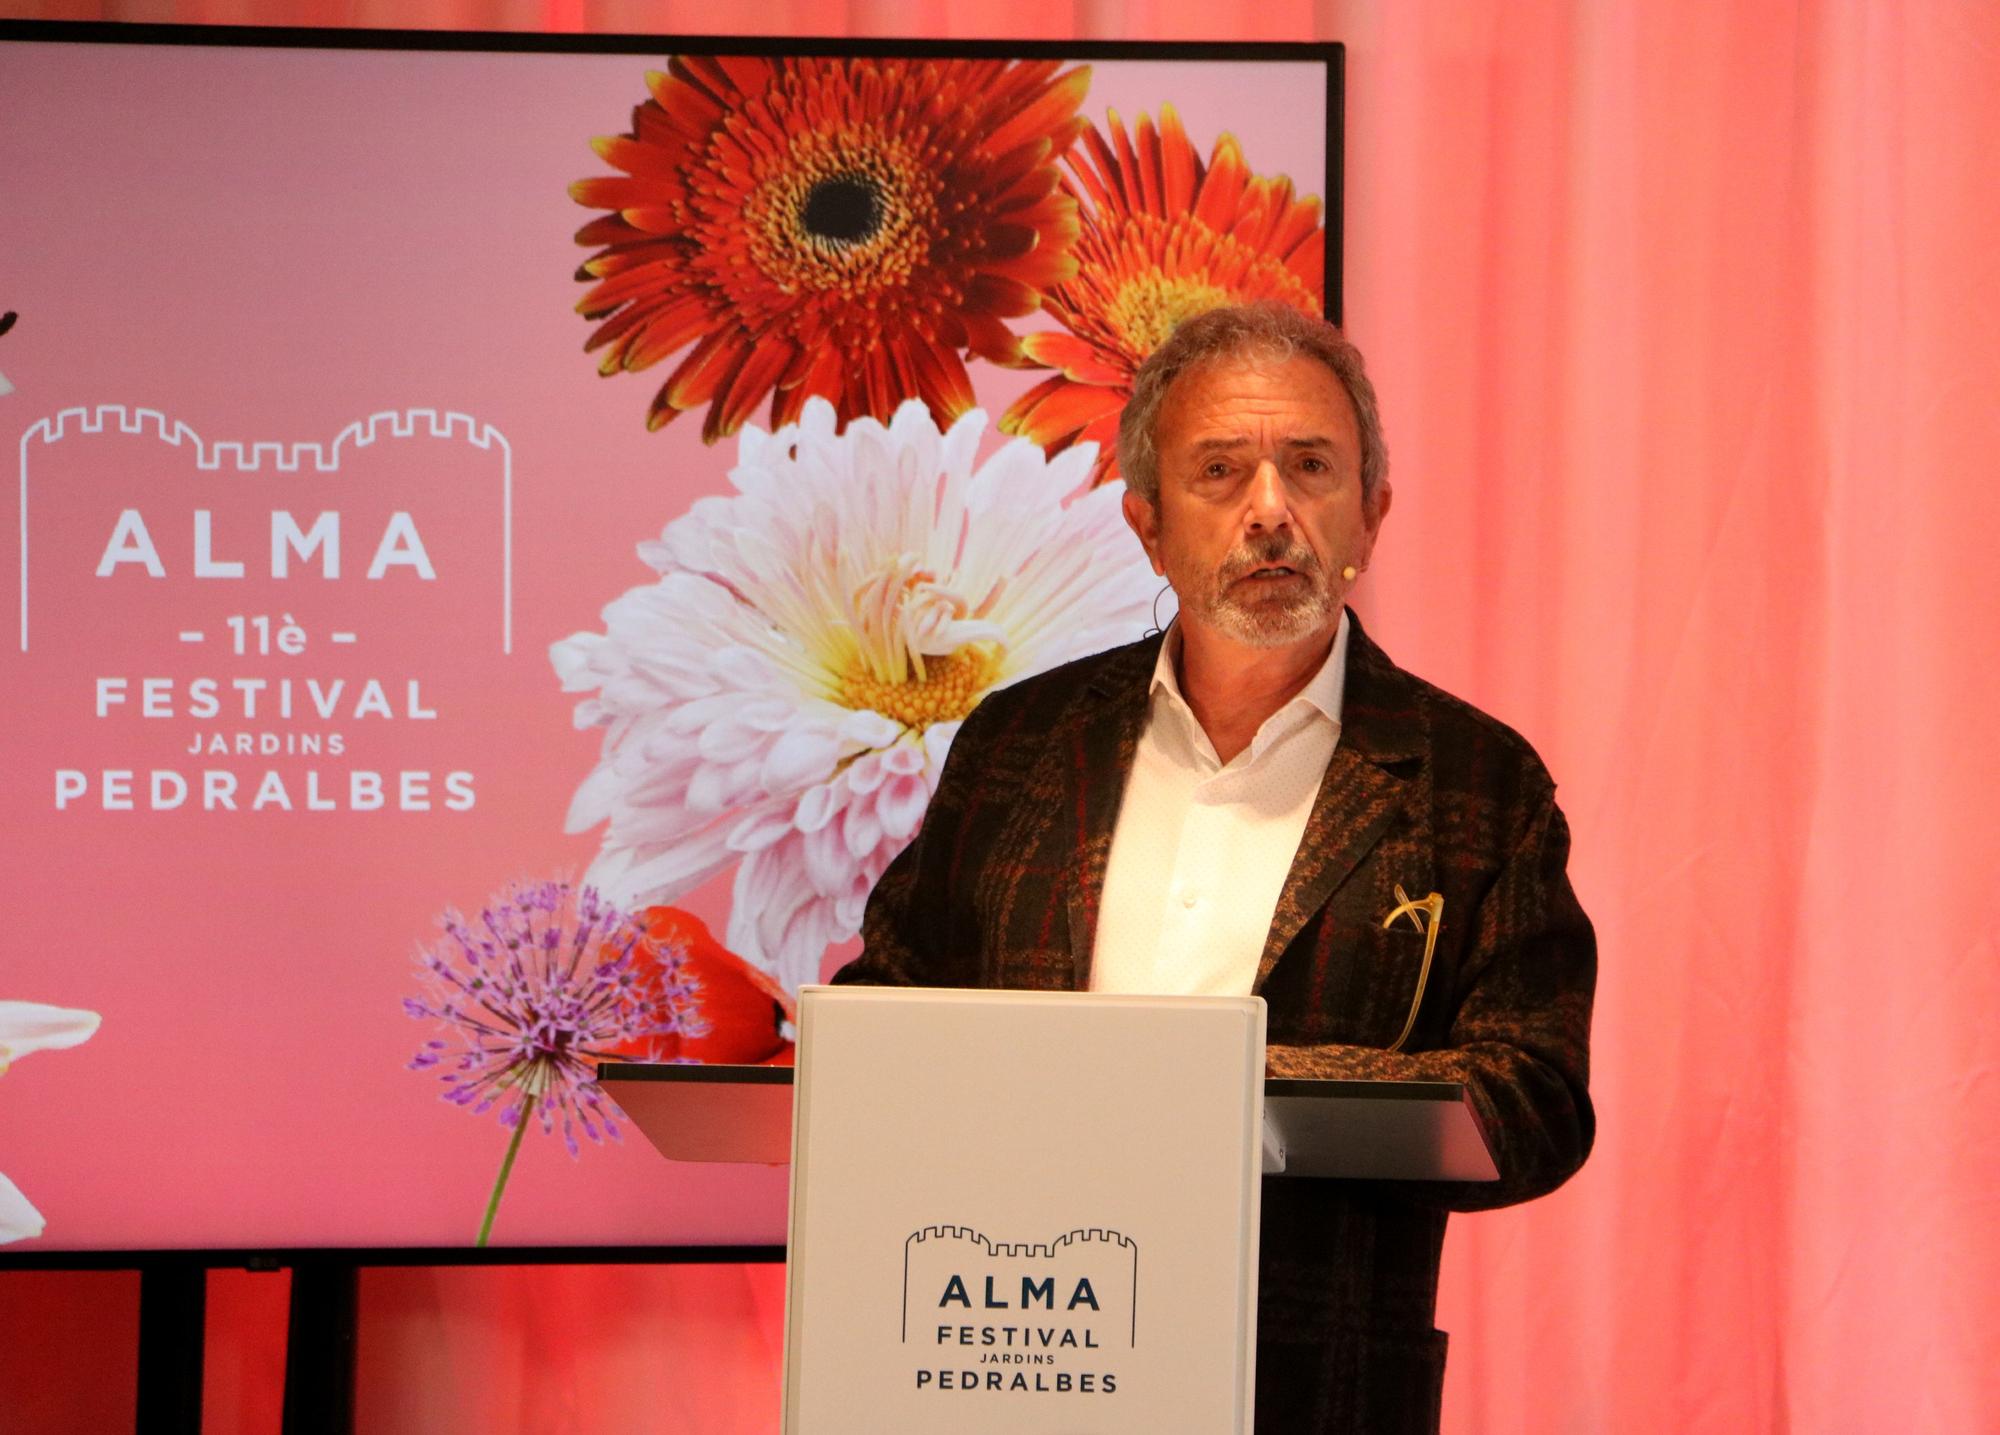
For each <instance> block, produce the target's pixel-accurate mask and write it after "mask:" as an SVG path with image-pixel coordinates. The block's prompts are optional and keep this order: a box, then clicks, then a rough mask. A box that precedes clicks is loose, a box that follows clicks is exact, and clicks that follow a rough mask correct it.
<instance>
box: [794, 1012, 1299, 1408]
mask: <svg viewBox="0 0 2000 1435" xmlns="http://www.w3.org/2000/svg"><path fill="white" fill-rule="evenodd" d="M1263 1063H1264V1004H1263V1002H1262V1000H1261V999H1259V998H1255V997H1245V998H1225V997H1216V998H1204V997H1136V996H1133V997H1128V996H1101V995H1092V994H1086V993H1039V992H1006V991H994V992H956V991H937V990H916V991H908V990H882V989H869V988H852V987H841V988H827V987H807V988H805V989H804V991H802V992H801V994H800V1046H799V1075H798V1104H797V1112H796V1117H795V1121H794V1129H793V1155H792V1161H793V1164H792V1228H791V1258H790V1264H789V1266H788V1268H787V1310H786V1350H785V1430H786V1432H787V1435H906V1433H907V1435H918V1432H922V1435H936V1432H939V1431H944V1430H950V1431H953V1432H964V1435H1013V1432H1022V1435H1025V1432H1031V1431H1032V1432H1036V1435H1043V1432H1052V1431H1060V1432H1093V1433H1094V1435H1095V1432H1102V1435H1113V1432H1128V1431H1129V1432H1141V1431H1143V1432H1146V1435H1154V1432H1158V1431H1162V1430H1191V1431H1201V1432H1203V1435H1209V1432H1217V1435H1221V1432H1229V1431H1236V1432H1244V1435H1247V1432H1248V1431H1249V1428H1250V1408H1251V1393H1252V1383H1253V1378H1254V1364H1253V1361H1254V1349H1255V1344H1256V1304H1257V1291H1256V1251H1257V1212H1258V1196H1259V1165H1260V1155H1261V1140H1260V1137H1261V1131H1262V1126H1263Z"/></svg>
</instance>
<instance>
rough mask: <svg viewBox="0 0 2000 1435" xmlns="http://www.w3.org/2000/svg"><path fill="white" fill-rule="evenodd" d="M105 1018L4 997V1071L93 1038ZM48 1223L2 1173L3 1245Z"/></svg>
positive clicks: (0, 1036) (0, 1022)
mask: <svg viewBox="0 0 2000 1435" xmlns="http://www.w3.org/2000/svg"><path fill="white" fill-rule="evenodd" d="M102 1019H103V1018H101V1017H99V1016H98V1014H97V1013H96V1012H94V1011H76V1010H73V1009H72V1008H69V1007H59V1006H44V1005H43V1004H42V1003H40V1002H16V1001H0V1074H4V1073H5V1072H6V1070H7V1068H8V1066H9V1065H11V1064H12V1063H14V1062H16V1061H18V1060H20V1059H21V1058H22V1057H24V1056H26V1055H27V1054H28V1053H29V1052H31V1051H59V1050H61V1049H62V1048H63V1047H66V1046H76V1045H79V1044H80V1043H82V1042H86V1041H88V1040H90V1038H91V1037H92V1035H94V1034H95V1033H96V1031H97V1026H98V1023H99V1022H100V1021H101V1020H102ZM45 1224H46V1223H45V1222H44V1221H43V1220H42V1213H41V1212H40V1211H37V1210H36V1209H35V1207H34V1205H33V1203H31V1202H30V1201H29V1200H28V1198H27V1197H26V1196H24V1195H22V1194H21V1188H20V1187H19V1186H16V1185H15V1184H14V1183H13V1182H12V1181H10V1180H8V1179H7V1177H6V1176H5V1175H0V1245H5V1244H6V1243H7V1242H9V1241H24V1240H29V1239H31V1238H33V1237H35V1236H39V1235H40V1234H41V1233H42V1230H43V1227H44V1225H45Z"/></svg>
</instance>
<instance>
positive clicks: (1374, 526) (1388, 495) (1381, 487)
mask: <svg viewBox="0 0 2000 1435" xmlns="http://www.w3.org/2000/svg"><path fill="white" fill-rule="evenodd" d="M1395 497H1396V490H1395V489H1394V488H1392V487H1390V485H1389V480H1388V479H1386V478H1385V479H1383V480H1382V481H1381V483H1379V484H1377V485H1376V488H1375V496H1374V497H1373V498H1372V499H1370V500H1369V501H1368V503H1367V504H1366V505H1365V506H1364V507H1363V510H1362V514H1361V521H1362V522H1363V523H1364V524H1366V525H1367V528H1368V541H1369V543H1370V544H1371V545H1372V544H1373V543H1374V541H1375V535H1376V534H1378V533H1380V532H1381V531H1382V520H1383V519H1385V518H1387V517H1388V516H1389V505H1390V503H1391V502H1393V501H1394V500H1395Z"/></svg>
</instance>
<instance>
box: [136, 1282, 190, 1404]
mask: <svg viewBox="0 0 2000 1435" xmlns="http://www.w3.org/2000/svg"><path fill="white" fill-rule="evenodd" d="M207 1313H208V1271H207V1269H206V1268H204V1267H203V1266H201V1265H199V1264H197V1263H196V1262H194V1261H155V1262H153V1263H151V1264H148V1265H144V1266H141V1267H140V1269H139V1400H138V1420H137V1422H136V1428H137V1429H139V1430H141V1431H144V1432H147V1435H151V1432H153V1431H160V1432H162V1435H201V1356H202V1334H203V1325H204V1322H205V1319H206V1316H207Z"/></svg>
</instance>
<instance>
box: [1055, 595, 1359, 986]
mask: <svg viewBox="0 0 2000 1435" xmlns="http://www.w3.org/2000/svg"><path fill="white" fill-rule="evenodd" d="M1347 629H1348V619H1347V614H1346V613H1342V614H1341V615H1340V625H1339V627H1338V628H1337V629H1336V630H1335V632H1334V637H1333V647H1332V649H1331V650H1330V651H1329V652H1328V653H1327V656H1326V661H1325V662H1324V663H1323V664H1321V665H1320V669H1319V671H1318V672H1317V673H1315V674H1313V677H1312V680H1311V681H1310V682H1308V683H1307V684H1306V685H1305V687H1304V688H1303V689H1302V690H1300V692H1299V693H1298V694H1297V695H1296V696H1295V697H1293V698H1292V700H1291V701H1290V702H1288V703H1286V704H1285V705H1284V706H1283V707H1281V708H1279V709H1278V710H1277V711H1276V712H1274V713H1272V714H1271V716H1270V717H1268V718H1266V719H1265V720H1264V725H1263V726H1262V727H1260V728H1258V729H1257V735H1256V737H1254V738H1253V739H1251V742H1250V746H1248V747H1246V748H1245V749H1243V751H1242V752H1239V753H1238V754H1237V755H1236V756H1235V757H1234V758H1232V759H1230V761H1229V762H1228V763H1227V764H1226V765H1225V764H1224V763H1222V762H1221V761H1220V760H1219V759H1218V758H1217V756H1216V753H1215V746H1214V744H1213V743H1211V742H1210V741H1209V740H1208V734H1207V733H1205V732H1203V731H1202V727H1201V724H1200V723H1199V722H1198V721H1196V719H1195V715H1194V711H1193V709H1191V708H1190V707H1188V705H1187V700H1186V699H1185V698H1183V697H1182V696H1181V690H1180V683H1179V682H1178V680H1177V679H1176V678H1175V676H1174V667H1175V663H1176V660H1177V659H1178V657H1179V655H1180V642H1181V635H1180V630H1179V628H1178V627H1176V628H1174V629H1172V630H1171V631H1169V632H1168V634H1167V637H1166V641H1165V642H1163V643H1161V644H1160V658H1159V662H1158V663H1157V664H1156V665H1155V666H1154V668H1153V686H1152V701H1151V706H1150V708H1149V709H1148V712H1147V715H1146V727H1145V731H1143V732H1142V733H1141V734H1140V735H1139V750H1138V754H1137V756H1136V757H1135V758H1134V760H1133V763H1132V775H1131V778H1130V779H1129V780H1128V781H1127V783H1126V785H1125V798H1124V801H1123V803H1122V804H1121V805H1120V807H1119V809H1118V826H1117V828H1116V829H1114V831H1113V833H1112V838H1111V858H1110V863H1109V866H1108V867H1107V868H1106V870H1105V875H1104V895H1103V898H1102V901H1101V904H1100V906H1099V909H1098V917H1097V940H1096V944H1095V945H1094V947H1093V948H1092V952H1091V966H1090V989H1091V990H1092V991H1094V992H1151V993H1184V994H1205V995H1216V996H1243V995H1247V994H1248V993H1249V991H1250V986H1251V983H1252V982H1253V981H1254V980H1255V979H1256V976H1257V963H1258V961H1259V960H1260V959H1261V958H1262V956H1263V954H1264V941H1265V939H1266V938H1267V937H1268V936H1269V935H1270V931H1271V917H1272V914H1273V913H1274V912H1275V911H1276V910H1277V906H1278V895H1279V893H1280V892H1282V891H1283V890H1284V885H1285V878H1286V876H1287V875H1288V874H1289V873H1290V872H1291V870H1292V859H1293V858H1294V857H1295V856H1296V855H1297V854H1298V850H1299V838H1300V837H1301V836H1303V835H1304V833H1305V830H1306V819H1307V818H1308V817H1310V816H1311V815H1312V807H1313V799H1314V798H1315V797H1317V796H1318V795H1319V788H1320V782H1321V780H1322V779H1323V778H1324V777H1325V776H1326V764H1327V761H1328V759H1330V758H1331V757H1332V756H1333V750H1334V747H1335V745H1336V744H1338V743H1339V741H1340V701H1341V693H1342V690H1343V689H1344V688H1345V686H1346V679H1347Z"/></svg>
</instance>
